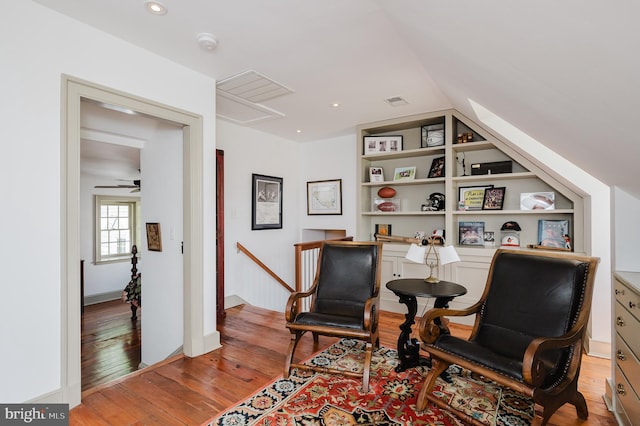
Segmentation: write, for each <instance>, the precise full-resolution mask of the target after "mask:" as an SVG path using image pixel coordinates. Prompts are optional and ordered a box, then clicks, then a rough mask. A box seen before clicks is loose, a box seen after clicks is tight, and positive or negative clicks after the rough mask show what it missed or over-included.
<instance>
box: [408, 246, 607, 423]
mask: <svg viewBox="0 0 640 426" xmlns="http://www.w3.org/2000/svg"><path fill="white" fill-rule="evenodd" d="M598 261H599V259H598V258H593V257H584V256H577V255H574V254H572V253H563V252H554V251H546V252H545V251H542V250H539V251H535V252H529V251H508V250H498V251H497V252H496V254H495V255H494V257H493V260H492V263H491V268H490V270H489V276H488V278H487V285H486V287H485V289H484V293H483V294H482V297H481V298H480V300H479V301H478V302H477V303H476V304H474V305H473V306H471V307H469V308H467V309H463V310H450V309H432V310H430V311H428V312H427V313H425V315H424V316H423V317H422V319H421V320H420V322H419V326H418V330H419V333H420V338H421V339H422V341H423V342H424V345H423V349H424V350H426V351H427V352H429V354H430V355H431V360H432V369H431V370H430V371H429V373H428V375H427V377H426V378H425V380H424V383H423V386H422V389H421V391H420V394H419V396H418V402H417V407H418V409H419V410H423V409H424V408H425V407H426V405H427V400H429V401H431V402H433V403H435V404H436V405H439V406H441V407H443V408H445V409H447V410H450V411H454V412H455V411H456V410H454V409H453V408H452V407H449V406H447V405H446V404H444V403H443V402H442V401H440V400H438V399H437V398H435V397H434V396H433V395H432V393H431V389H432V388H433V385H434V384H435V381H436V379H437V378H438V376H440V374H441V373H442V372H443V371H445V370H446V369H447V368H448V367H449V365H451V364H457V365H459V366H461V367H463V368H467V369H469V370H471V371H473V372H475V373H478V374H481V375H483V376H485V377H486V378H488V379H491V380H493V381H495V382H497V383H499V384H500V385H502V386H506V387H509V388H511V389H514V390H516V391H518V392H521V393H523V394H525V395H528V396H529V397H531V398H532V399H533V401H534V402H535V404H536V410H535V411H536V413H535V418H534V421H533V424H540V425H544V424H546V423H547V421H548V420H549V418H550V417H551V415H552V414H553V413H554V412H555V411H556V410H557V409H558V408H560V407H561V406H562V405H564V404H565V403H567V402H568V403H570V404H573V405H574V406H575V407H576V411H577V414H578V417H579V418H581V419H586V418H587V416H588V410H587V404H586V401H585V399H584V397H583V396H582V394H581V393H580V392H579V391H578V375H579V373H580V363H581V360H582V346H583V339H584V336H585V332H586V329H587V323H588V320H589V314H590V311H591V298H592V293H593V282H594V277H595V271H596V266H597V263H598ZM473 314H475V315H476V317H475V323H474V327H473V329H472V332H471V335H470V337H469V339H468V340H466V339H461V338H457V337H454V336H451V335H449V334H444V333H442V332H441V330H440V328H439V327H438V326H437V325H435V324H434V322H433V320H434V319H435V318H437V317H441V316H449V317H451V316H466V315H473ZM456 414H457V415H459V416H460V417H461V418H463V419H464V420H465V421H467V422H469V423H474V424H478V423H477V421H474V420H473V419H471V418H470V417H469V416H466V415H465V414H464V413H459V412H456Z"/></svg>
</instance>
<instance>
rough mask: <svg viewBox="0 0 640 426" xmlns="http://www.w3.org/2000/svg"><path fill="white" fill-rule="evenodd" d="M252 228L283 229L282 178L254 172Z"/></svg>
mask: <svg viewBox="0 0 640 426" xmlns="http://www.w3.org/2000/svg"><path fill="white" fill-rule="evenodd" d="M251 179H252V185H251V188H252V189H251V229H252V230H260V229H282V178H280V177H274V176H265V175H258V174H252V175H251Z"/></svg>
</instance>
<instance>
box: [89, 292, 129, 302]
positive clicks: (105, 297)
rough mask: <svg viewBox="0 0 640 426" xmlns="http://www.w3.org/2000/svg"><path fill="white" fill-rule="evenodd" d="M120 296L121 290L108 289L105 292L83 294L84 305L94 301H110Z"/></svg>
mask: <svg viewBox="0 0 640 426" xmlns="http://www.w3.org/2000/svg"><path fill="white" fill-rule="evenodd" d="M120 298H122V291H109V292H106V293H99V294H92V295H91V296H85V298H84V305H85V306H87V305H95V304H96V303H103V302H111V301H112V300H118V299H120Z"/></svg>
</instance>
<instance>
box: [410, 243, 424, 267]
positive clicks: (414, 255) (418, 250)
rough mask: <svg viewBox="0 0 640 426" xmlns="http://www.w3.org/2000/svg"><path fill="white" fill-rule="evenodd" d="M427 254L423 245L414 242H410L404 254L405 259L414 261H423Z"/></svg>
mask: <svg viewBox="0 0 640 426" xmlns="http://www.w3.org/2000/svg"><path fill="white" fill-rule="evenodd" d="M426 254H427V249H426V248H425V247H423V246H419V245H417V244H415V243H412V244H411V246H410V247H409V251H408V252H407V255H406V256H405V259H407V260H410V261H412V262H415V263H424V258H425V256H426Z"/></svg>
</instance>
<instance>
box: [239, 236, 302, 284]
mask: <svg viewBox="0 0 640 426" xmlns="http://www.w3.org/2000/svg"><path fill="white" fill-rule="evenodd" d="M236 247H237V248H238V250H239V251H241V252H243V253H244V254H246V255H247V256H249V259H251V260H253V261H254V262H255V263H256V264H257V265H258V266H260V267H261V268H262V269H263V270H264V271H265V272H266V273H267V274H269V275H270V276H271V277H272V278H273V279H274V280H276V281H277V282H278V283H279V284H280V285H281V286H282V287H284V288H285V289H287V290H288V291H289V292H291V293H293V292H294V291H295V290H294V289H293V288H291V286H290V285H289V284H287V283H286V282H284V280H283V279H282V278H280V277H279V276H278V275H277V274H276V273H275V272H273V271H272V270H271V269H270V268H269V267H268V266H267V265H265V264H264V263H262V262H261V261H260V259H258V258H257V257H255V256H254V255H253V253H251V252H250V251H249V250H248V249H247V248H246V247H245V246H243V245H242V244H240V243H236Z"/></svg>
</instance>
